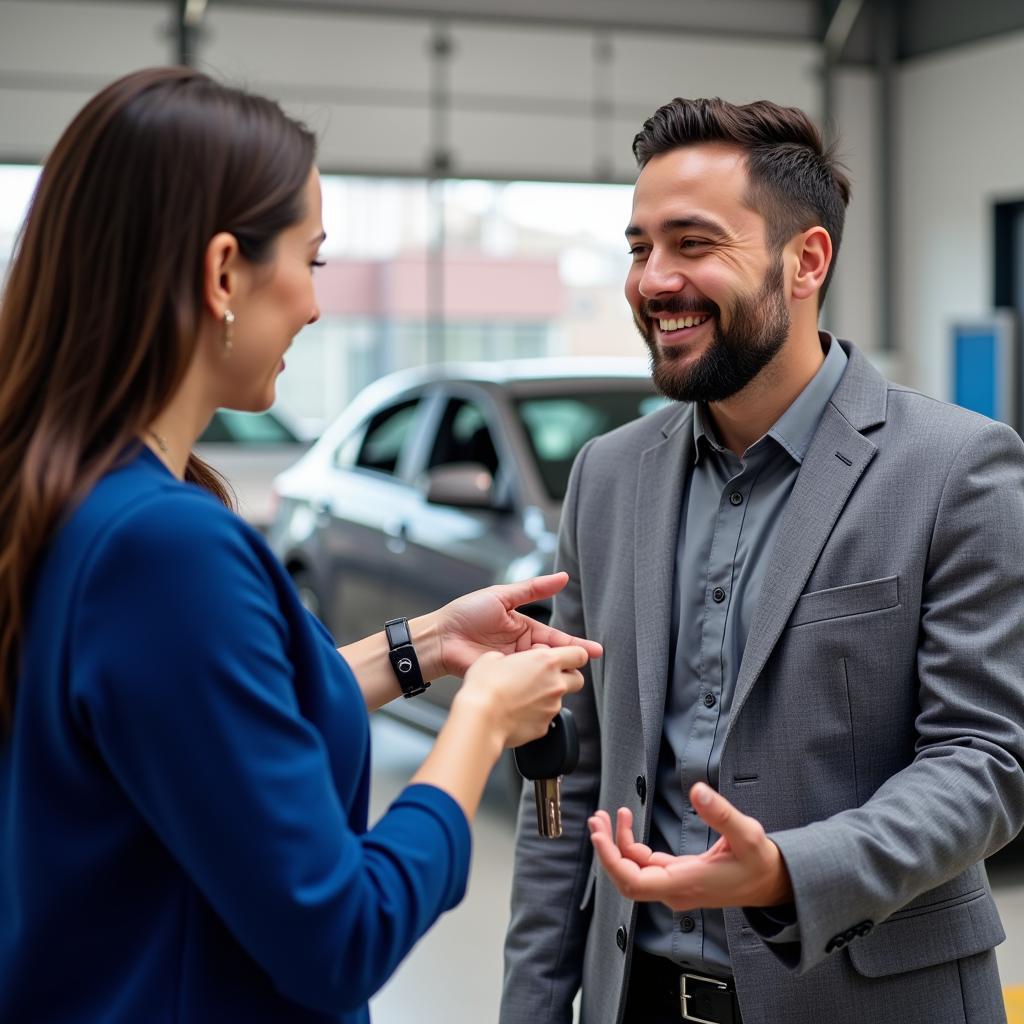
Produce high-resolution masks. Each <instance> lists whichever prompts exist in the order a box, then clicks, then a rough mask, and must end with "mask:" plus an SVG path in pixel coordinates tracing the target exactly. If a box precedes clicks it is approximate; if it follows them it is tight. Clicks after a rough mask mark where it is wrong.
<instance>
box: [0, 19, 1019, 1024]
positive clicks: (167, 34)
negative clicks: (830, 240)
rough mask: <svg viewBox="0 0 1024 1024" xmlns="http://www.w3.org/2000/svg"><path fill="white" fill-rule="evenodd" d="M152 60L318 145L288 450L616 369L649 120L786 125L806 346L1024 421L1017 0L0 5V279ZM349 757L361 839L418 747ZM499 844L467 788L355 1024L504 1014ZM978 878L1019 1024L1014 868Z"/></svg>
mask: <svg viewBox="0 0 1024 1024" xmlns="http://www.w3.org/2000/svg"><path fill="white" fill-rule="evenodd" d="M170 63H182V64H188V65H191V66H194V67H197V68H199V69H201V70H203V71H205V72H207V73H209V74H211V75H213V76H215V77H217V78H222V79H224V80H226V81H229V82H231V83H233V84H238V85H241V86H243V87H245V88H250V89H252V90H254V91H256V92H260V93H263V94H266V95H268V96H270V97H273V98H274V99H276V100H278V101H279V102H280V103H281V104H282V106H283V107H284V108H285V109H286V111H287V112H288V113H290V114H292V115H294V116H296V117H298V118H300V119H301V120H303V121H304V122H305V123H307V124H308V125H309V126H310V127H311V128H312V129H313V130H314V131H315V133H316V135H317V139H318V147H319V150H318V152H319V155H318V166H319V169H320V172H321V175H322V182H323V197H324V227H325V230H326V234H327V240H326V242H325V244H324V246H323V249H322V255H323V258H324V259H325V260H326V266H324V267H323V268H322V269H320V270H318V271H317V277H316V278H315V280H316V286H317V297H318V302H319V306H320V310H321V317H320V319H319V321H318V322H317V323H316V324H314V325H311V326H310V327H308V328H307V329H306V330H305V331H304V332H303V334H302V335H301V336H300V337H299V339H298V341H297V343H296V344H295V346H294V348H293V349H292V351H291V354H290V355H289V357H288V372H287V373H286V374H285V375H284V376H283V377H282V378H281V381H280V383H279V386H278V400H277V406H276V407H275V408H276V409H277V411H279V412H280V414H281V417H282V419H283V420H284V421H285V422H287V423H288V424H290V425H291V428H292V432H293V439H295V440H296V443H297V444H298V445H300V446H301V445H306V444H308V443H310V442H311V441H312V439H313V438H315V437H317V436H318V435H320V434H321V432H322V431H324V430H325V429H327V428H329V426H330V424H331V423H332V422H334V421H335V420H337V418H338V417H339V416H341V415H342V414H343V413H344V411H345V409H346V408H347V407H348V406H349V405H350V403H351V402H352V401H353V399H355V398H356V396H357V395H358V394H359V393H360V392H361V391H362V390H363V389H364V388H365V387H366V386H367V385H370V384H372V383H373V382H375V381H377V380H378V379H379V378H381V377H383V376H385V375H387V374H390V373H393V372H395V371H402V370H415V369H416V368H419V367H422V366H424V365H431V364H436V363H443V362H450V361H454V360H460V361H474V362H481V361H482V362H501V361H505V360H512V359H530V360H534V359H546V358H549V357H557V358H566V359H573V360H593V359H598V358H600V359H602V360H603V359H605V358H608V359H615V360H619V361H621V364H622V366H623V367H625V366H627V365H628V366H630V367H631V370H630V372H636V367H637V366H639V367H640V370H641V371H642V370H643V368H644V366H645V365H646V356H645V351H644V346H643V344H642V342H641V341H640V339H639V338H638V337H637V333H636V331H635V329H634V324H633V322H632V318H631V315H630V311H629V307H628V306H627V304H626V302H625V300H624V299H623V294H622V285H623V279H624V277H625V273H626V269H627V266H628V262H629V257H628V254H627V246H626V243H625V240H624V238H623V234H622V232H623V229H624V227H625V226H626V224H627V222H628V219H629V214H630V203H631V194H632V185H633V183H634V181H635V180H636V174H637V171H636V165H635V161H634V159H633V155H632V152H631V142H632V139H633V136H634V135H635V134H636V132H637V131H638V130H639V128H640V126H641V124H642V123H643V121H644V119H645V118H646V117H647V116H648V115H649V114H650V113H651V112H653V111H654V109H655V108H657V107H658V106H660V105H661V104H662V103H664V102H666V101H667V100H669V99H670V98H672V97H675V96H684V97H696V96H720V97H722V98H724V99H727V100H730V101H732V102H736V103H743V102H749V101H752V100H755V99H771V100H774V101H776V102H778V103H781V104H785V105H792V106H797V107H800V108H802V109H804V110H806V111H807V112H808V113H810V114H811V115H812V116H813V117H814V118H815V120H816V121H817V122H818V123H819V124H820V125H821V126H822V129H823V131H824V132H825V134H826V136H827V138H828V139H829V140H830V141H832V142H833V143H834V145H835V147H836V151H837V153H838V154H839V156H840V159H841V160H842V162H843V164H844V165H845V166H846V168H848V170H849V175H850V178H851V180H852V183H853V198H852V202H851V205H850V207H849V210H848V215H847V221H846V230H845V234H844V237H843V243H842V254H841V257H840V260H839V263H838V269H837V271H836V274H835V279H834V282H833V284H832V286H831V291H830V293H829V296H828V300H827V302H826V304H825V306H824V308H823V310H822V317H821V324H822V326H823V327H824V328H826V329H828V330H831V331H833V332H834V333H835V334H836V335H837V336H839V337H842V338H848V339H850V340H852V341H854V342H855V343H856V344H857V345H858V346H859V347H860V349H861V350H862V351H863V352H865V353H866V354H867V355H868V357H869V358H870V360H871V362H872V363H873V364H874V365H875V366H876V367H877V368H878V369H879V370H880V371H881V372H882V373H883V374H884V375H886V376H887V377H889V378H890V379H892V380H894V381H896V382H898V383H900V384H905V385H907V386H909V387H912V388H914V389H917V390H919V391H922V392H924V393H925V394H927V395H930V396H933V397H935V398H938V399H941V400H943V401H953V402H957V403H959V404H965V405H968V406H969V407H971V408H974V409H976V410H977V411H980V412H983V413H985V414H987V415H990V416H993V417H994V418H996V419H1001V420H1004V421H1005V422H1007V423H1009V424H1010V425H1011V426H1013V427H1014V428H1015V429H1017V430H1018V431H1020V430H1021V428H1022V424H1024V360H1022V358H1021V352H1020V346H1021V333H1022V332H1021V324H1022V317H1024V119H1022V118H1021V117H1020V116H1019V114H1015V113H1014V111H1015V110H1017V107H1016V103H1017V102H1019V97H1020V96H1021V94H1022V92H1024V5H1022V4H1021V3H1020V2H1019V0H974V2H973V3H969V4H968V3H964V2H961V0H628V2H627V0H0V276H2V274H3V271H4V268H5V267H6V265H7V262H8V261H9V259H10V258H11V255H12V253H13V251H14V249H15V246H16V242H17V233H18V229H19V227H20V224H21V222H22V220H23V218H24V216H25V212H26V210H27V208H28V204H29V202H30V200H31V195H32V190H33V188H34V186H35V182H36V180H37V177H38V172H39V167H40V165H41V163H42V162H43V161H44V160H45V159H46V156H47V153H48V152H49V150H50V149H51V147H52V146H53V144H54V142H55V141H56V139H57V138H58V136H59V134H60V133H61V131H62V130H63V128H64V127H65V126H66V124H67V123H68V122H69V120H70V119H71V118H72V117H73V115H74V114H75V112H76V111H77V110H78V109H80V107H81V106H82V105H83V104H84V103H85V101H86V100H87V99H88V98H89V97H90V96H91V95H92V94H93V93H95V92H96V91H97V90H99V89H100V88H101V87H102V86H103V85H105V84H106V83H108V82H109V81H111V80H113V79H114V78H116V77H117V76H119V75H121V74H123V73H126V72H128V71H131V70H133V69H137V68H142V67H146V66H151V65H160V64H170ZM128 201H129V202H130V197H128ZM280 468H283V466H282V467H280ZM373 735H374V772H375V775H374V790H373V810H372V813H373V814H377V815H379V814H380V813H382V812H383V811H384V810H385V809H386V807H387V806H388V803H389V801H390V800H391V799H392V798H393V797H394V796H395V795H396V794H397V793H398V792H399V790H400V788H401V787H402V785H404V783H405V781H406V780H407V779H408V777H409V775H410V774H411V773H412V772H413V771H414V770H415V767H416V765H417V764H418V762H419V761H420V760H421V759H422V757H423V756H424V753H425V751H426V750H427V749H428V747H429V738H428V737H427V736H426V735H424V734H423V732H422V731H417V730H415V729H409V728H408V726H407V725H406V724H403V723H399V722H395V721H394V720H382V721H381V722H379V723H378V724H376V725H375V726H374V734H373ZM505 781H507V780H505ZM514 828H515V823H514V818H513V815H512V814H511V813H510V811H509V801H508V795H507V793H506V792H505V791H504V781H502V780H495V782H494V784H493V785H492V791H491V792H489V793H488V796H487V800H486V802H485V806H484V808H483V811H482V812H481V816H480V818H479V819H478V827H477V829H476V830H475V834H474V866H473V872H472V875H471V881H470V888H469V892H468V895H467V897H466V900H465V901H464V903H463V904H462V906H460V907H459V908H458V909H456V910H455V911H454V912H452V913H450V914H448V915H447V916H446V917H445V918H444V919H443V920H442V921H441V923H440V925H439V926H438V927H437V928H435V929H434V930H432V931H431V932H430V933H429V935H428V936H427V937H426V938H425V939H424V940H423V941H422V942H421V943H420V945H419V946H418V947H417V948H416V950H415V951H414V953H413V955H412V956H411V957H410V958H409V959H408V960H407V961H406V963H405V964H404V965H403V966H402V968H401V969H400V971H399V972H398V973H397V974H396V976H395V977H394V978H393V979H392V981H391V982H390V983H389V984H388V985H387V986H386V987H385V988H384V989H383V991H382V992H381V993H380V994H379V995H378V996H377V997H376V999H375V1000H374V1001H373V1003H372V1007H371V1008H372V1010H373V1014H374V1020H375V1021H376V1022H377V1024H399V1022H403V1021H412V1020H415V1021H417V1022H423V1024H441V1022H442V1021H443V1022H446V1024H463V1022H464V1024H469V1022H471V1021H472V1022H477V1021H482V1020H491V1019H496V1012H497V1011H496V1009H495V1010H494V1011H493V1013H491V1012H490V1011H489V1012H487V1013H483V1014H481V1012H480V1010H479V1008H480V1007H482V1006H483V1007H496V1006H497V1000H498V996H499V993H500V988H501V971H502V962H501V948H502V940H503V936H504V931H505V925H506V922H507V918H508V897H509V885H510V878H511V870H512V843H513V835H514ZM990 871H991V877H992V881H993V888H994V891H995V895H996V900H997V903H998V905H999V907H1000V911H1001V914H1002V917H1003V921H1004V924H1005V927H1006V931H1007V940H1006V942H1005V943H1004V944H1003V945H1002V946H1001V947H1000V948H999V950H998V951H997V952H998V956H999V962H1000V970H1001V974H1002V978H1003V983H1004V986H1005V991H1006V999H1007V1008H1008V1013H1009V1019H1010V1021H1011V1024H1012V1022H1013V1021H1017V1022H1018V1024H1022V1022H1024V842H1022V841H1018V842H1017V845H1016V848H1015V849H1014V848H1012V847H1011V848H1010V849H1008V850H1007V851H1005V852H1004V853H1003V854H1002V855H1000V857H998V858H997V859H996V860H995V861H994V862H993V863H992V864H991V865H990ZM456 993H457V995H455V994H456Z"/></svg>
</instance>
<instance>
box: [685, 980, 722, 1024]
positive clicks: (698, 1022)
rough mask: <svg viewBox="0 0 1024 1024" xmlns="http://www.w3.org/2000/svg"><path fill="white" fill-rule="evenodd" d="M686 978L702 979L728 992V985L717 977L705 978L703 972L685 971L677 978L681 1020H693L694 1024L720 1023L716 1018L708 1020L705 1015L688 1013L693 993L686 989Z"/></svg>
mask: <svg viewBox="0 0 1024 1024" xmlns="http://www.w3.org/2000/svg"><path fill="white" fill-rule="evenodd" d="M688 980H689V981H703V982H704V983H705V984H707V985H714V986H715V988H718V989H721V990H722V991H723V992H728V991H729V986H728V985H726V984H725V982H723V981H719V980H718V979H717V978H705V977H704V975H703V974H687V973H686V972H685V971H684V972H683V974H682V976H681V977H680V979H679V992H680V996H679V1009H680V1010H681V1011H682V1014H683V1020H691V1021H694V1024H720V1022H719V1021H717V1020H708V1019H707V1017H694V1016H693V1015H692V1014H691V1013H690V1009H689V1006H688V1003H689V1002H690V1000H691V999H692V998H693V994H692V993H690V992H687V991H686V982H687V981H688Z"/></svg>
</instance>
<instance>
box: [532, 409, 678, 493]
mask: <svg viewBox="0 0 1024 1024" xmlns="http://www.w3.org/2000/svg"><path fill="white" fill-rule="evenodd" d="M666 401H667V399H665V398H662V397H661V396H660V395H652V394H651V393H650V392H649V391H641V390H639V389H635V390H624V389H619V390H617V391H588V392H584V393H582V394H569V395H566V394H562V395H559V394H545V395H538V396H535V397H531V398H520V399H518V400H517V401H516V403H515V406H516V411H517V412H518V413H519V418H520V420H521V421H522V423H523V426H524V427H525V428H526V436H527V438H528V439H529V442H530V447H531V448H532V449H533V454H534V456H535V457H536V459H537V468H538V469H539V470H540V476H541V479H542V480H543V482H544V488H545V490H546V491H547V492H548V494H549V495H550V496H551V497H552V498H553V499H554V500H555V501H562V500H563V499H564V498H565V489H566V487H567V486H568V483H569V470H570V469H571V468H572V462H573V459H575V458H576V455H577V454H578V452H579V450H580V449H581V448H582V447H583V446H584V445H585V444H586V443H587V441H589V440H590V439H591V438H592V437H596V436H597V435H598V434H604V433H607V431H609V430H614V429H615V428H616V427H621V426H622V424H623V423H628V422H629V421H630V420H635V419H636V418H637V417H638V416H645V415H646V414H647V413H649V412H653V411H654V410H655V409H659V408H661V406H663V405H664V404H665V403H666Z"/></svg>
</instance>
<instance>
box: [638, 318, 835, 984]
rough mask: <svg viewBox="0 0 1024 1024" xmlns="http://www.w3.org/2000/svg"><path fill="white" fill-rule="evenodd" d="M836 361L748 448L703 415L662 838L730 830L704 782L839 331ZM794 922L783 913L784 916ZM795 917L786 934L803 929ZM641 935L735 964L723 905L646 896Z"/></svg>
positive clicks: (690, 845) (727, 967)
mask: <svg viewBox="0 0 1024 1024" xmlns="http://www.w3.org/2000/svg"><path fill="white" fill-rule="evenodd" d="M821 342H822V347H823V348H824V347H825V346H828V351H827V354H826V356H825V361H824V363H823V364H822V365H821V367H820V369H819V370H818V372H817V373H816V374H815V376H814V377H813V378H812V379H811V381H810V383H808V385H807V386H806V387H805V388H804V390H803V391H801V392H800V394H799V395H798V396H797V398H796V400H795V401H794V402H793V403H792V405H790V407H789V408H788V409H787V410H786V411H785V412H784V413H783V414H782V416H780V417H779V419H778V421H777V422H776V424H775V425H774V426H773V427H772V428H771V430H769V431H768V433H767V434H765V435H764V436H763V437H761V438H760V439H759V440H758V441H756V442H755V443H754V444H752V445H751V446H750V447H749V448H748V449H747V450H746V451H745V452H744V453H743V457H742V458H740V457H738V456H736V455H735V454H734V453H733V452H731V451H729V450H728V449H725V448H723V447H722V446H721V445H720V444H719V443H718V441H717V439H716V437H715V434H714V428H713V427H712V425H711V422H710V420H709V419H708V417H707V412H706V410H705V409H704V408H702V407H700V406H698V407H696V408H695V415H694V418H693V434H694V451H695V458H694V462H693V466H692V468H691V471H690V474H689V479H688V481H687V483H686V491H685V493H684V495H683V503H682V514H681V519H680V523H679V541H678V544H677V548H676V574H675V579H676V585H675V593H674V598H673V602H672V634H673V635H672V638H671V646H670V653H669V665H670V671H671V673H672V674H671V678H670V679H669V686H668V696H667V698H666V702H665V719H664V724H663V726H662V739H661V750H660V753H659V758H658V776H657V780H656V783H655V787H654V797H653V799H654V805H653V808H652V814H651V835H650V844H651V846H652V848H653V849H655V850H662V851H665V852H668V853H671V854H675V855H680V854H697V853H703V852H704V851H705V850H707V849H708V848H709V847H710V846H711V845H712V843H713V842H714V841H715V840H716V839H717V838H718V836H717V834H716V833H713V832H712V831H711V830H710V829H708V827H707V826H706V825H705V824H704V823H703V822H702V821H701V819H700V818H699V817H698V816H697V814H696V812H695V811H694V810H693V808H692V807H691V806H690V802H689V790H690V787H691V786H692V785H693V784H694V783H695V782H707V783H710V785H712V786H713V787H715V788H716V789H717V788H718V767H719V763H720V761H721V754H722V741H723V739H724V738H725V733H726V729H727V727H728V725H729V711H730V708H731V706H732V697H733V691H734V689H735V686H736V677H737V675H738V673H739V670H740V661H741V660H742V658H743V650H744V647H745V646H746V642H747V632H748V630H749V628H750V620H751V617H752V615H753V612H754V608H755V607H756V605H757V600H758V596H759V594H760V592H761V582H762V578H763V575H764V571H765V567H766V565H767V563H768V556H769V555H770V554H771V550H772V547H773V546H774V543H775V538H776V533H777V531H778V528H779V523H780V522H781V520H782V512H783V509H784V508H785V506H786V502H787V501H788V500H789V496H790V493H791V492H792V490H793V485H794V483H796V478H797V474H798V473H799V472H800V465H801V463H802V462H803V457H804V453H805V452H806V451H807V448H808V446H809V445H810V443H811V439H812V438H813V437H814V433H815V431H816V430H817V428H818V422H819V421H820V419H821V416H822V414H823V413H824V411H825V407H826V406H827V404H828V401H829V399H830V398H831V397H832V392H833V391H834V390H835V387H836V385H837V384H838V383H839V379H840V377H842V375H843V371H844V370H845V369H846V361H847V359H846V353H845V352H843V350H842V348H841V347H840V346H839V345H838V344H836V341H835V338H833V337H832V335H830V334H826V333H822V334H821ZM783 923H784V922H781V921H780V922H779V924H780V925H781V924H783ZM796 927H797V926H795V925H794V926H791V927H790V928H786V929H784V930H783V931H782V932H780V933H779V935H778V936H776V938H777V939H778V940H784V939H792V938H793V935H791V934H790V933H791V932H792V931H794V930H795V929H796ZM637 944H638V945H639V946H640V948H642V949H644V950H646V951H647V952H648V953H653V954H656V955H658V956H663V957H666V958H668V959H670V960H672V961H674V962H675V963H677V964H680V965H681V966H684V967H687V968H690V969H692V970H695V971H698V972H706V973H709V974H713V975H720V976H721V975H728V974H731V973H732V967H731V964H730V960H729V949H728V946H727V944H726V938H725V919H724V917H723V914H722V911H721V910H699V909H695V910H688V911H683V912H674V911H672V910H671V909H669V908H668V907H667V906H665V904H663V903H641V904H640V911H639V917H638V929H637Z"/></svg>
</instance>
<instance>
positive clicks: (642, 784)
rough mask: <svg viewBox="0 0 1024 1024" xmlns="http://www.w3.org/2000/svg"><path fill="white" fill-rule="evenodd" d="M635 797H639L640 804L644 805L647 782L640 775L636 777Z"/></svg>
mask: <svg viewBox="0 0 1024 1024" xmlns="http://www.w3.org/2000/svg"><path fill="white" fill-rule="evenodd" d="M636 795H637V796H638V797H640V803H646V801H647V780H646V779H645V778H644V777H643V776H642V775H638V776H637V777H636Z"/></svg>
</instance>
